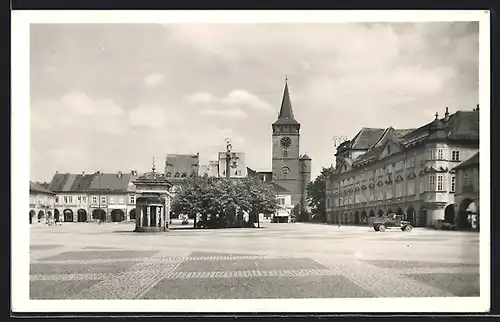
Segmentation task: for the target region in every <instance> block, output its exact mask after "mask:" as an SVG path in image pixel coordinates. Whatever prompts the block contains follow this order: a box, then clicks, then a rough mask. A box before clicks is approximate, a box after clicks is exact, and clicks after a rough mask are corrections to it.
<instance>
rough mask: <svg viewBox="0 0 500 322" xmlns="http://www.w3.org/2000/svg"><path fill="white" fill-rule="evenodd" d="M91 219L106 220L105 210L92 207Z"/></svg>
mask: <svg viewBox="0 0 500 322" xmlns="http://www.w3.org/2000/svg"><path fill="white" fill-rule="evenodd" d="M92 219H94V220H97V219H99V220H100V221H105V220H106V212H105V211H104V210H102V209H99V208H98V209H94V210H93V211H92Z"/></svg>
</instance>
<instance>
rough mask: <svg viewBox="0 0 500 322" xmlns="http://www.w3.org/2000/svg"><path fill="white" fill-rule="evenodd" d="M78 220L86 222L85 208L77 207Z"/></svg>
mask: <svg viewBox="0 0 500 322" xmlns="http://www.w3.org/2000/svg"><path fill="white" fill-rule="evenodd" d="M76 213H77V215H78V222H87V211H86V210H85V209H79V210H78V211H77V212H76Z"/></svg>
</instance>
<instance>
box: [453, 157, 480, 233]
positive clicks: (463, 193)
mask: <svg viewBox="0 0 500 322" xmlns="http://www.w3.org/2000/svg"><path fill="white" fill-rule="evenodd" d="M454 170H455V177H456V182H455V185H456V190H455V224H456V225H457V227H458V228H465V229H467V228H472V229H479V152H478V153H476V154H474V156H472V157H471V158H469V159H467V160H466V161H464V162H462V163H461V164H459V165H458V166H456V167H455V168H454Z"/></svg>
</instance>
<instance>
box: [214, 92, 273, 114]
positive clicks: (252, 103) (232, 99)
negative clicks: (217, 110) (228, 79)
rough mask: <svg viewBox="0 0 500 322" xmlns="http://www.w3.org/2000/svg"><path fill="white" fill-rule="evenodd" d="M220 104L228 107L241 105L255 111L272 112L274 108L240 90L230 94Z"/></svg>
mask: <svg viewBox="0 0 500 322" xmlns="http://www.w3.org/2000/svg"><path fill="white" fill-rule="evenodd" d="M220 102H222V103H224V104H227V105H241V106H245V107H248V108H251V109H255V110H271V109H272V106H271V105H269V104H268V103H267V102H265V101H263V100H261V99H259V98H258V97H257V96H255V95H253V94H252V93H249V92H247V91H245V90H242V89H238V90H234V91H232V92H230V93H229V94H228V95H227V96H226V97H223V98H221V99H220Z"/></svg>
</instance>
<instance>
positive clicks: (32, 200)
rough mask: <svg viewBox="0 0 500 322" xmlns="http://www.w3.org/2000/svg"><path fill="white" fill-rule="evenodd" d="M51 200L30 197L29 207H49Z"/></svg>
mask: <svg viewBox="0 0 500 322" xmlns="http://www.w3.org/2000/svg"><path fill="white" fill-rule="evenodd" d="M51 201H52V198H50V197H45V196H30V204H31V205H35V204H38V205H50V204H51Z"/></svg>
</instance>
